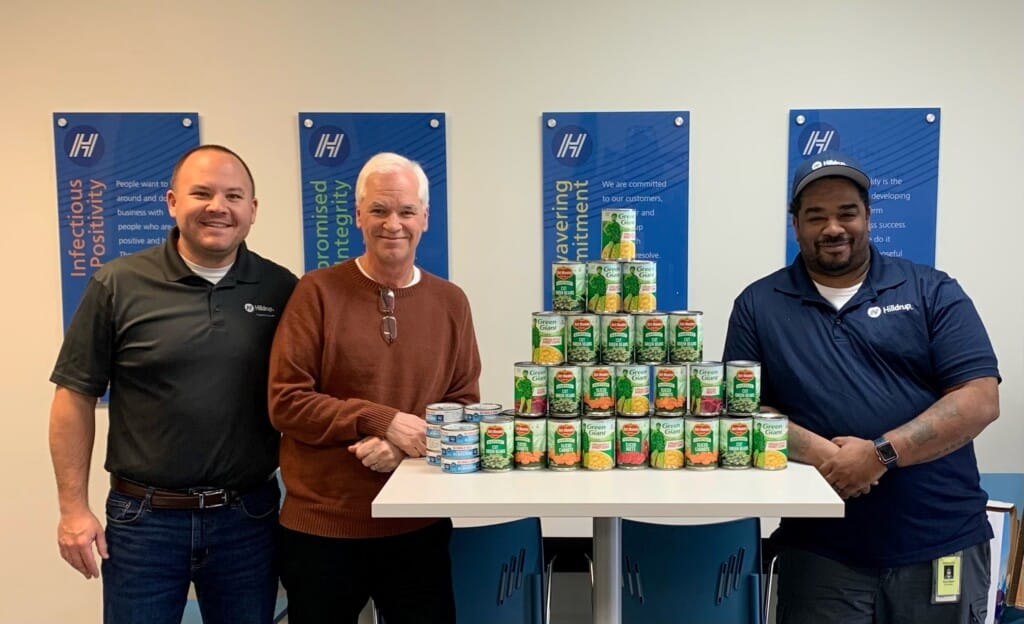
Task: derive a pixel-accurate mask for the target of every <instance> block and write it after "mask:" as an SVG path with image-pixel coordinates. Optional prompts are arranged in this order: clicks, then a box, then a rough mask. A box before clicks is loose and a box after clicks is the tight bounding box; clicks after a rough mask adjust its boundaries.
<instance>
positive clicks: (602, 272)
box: [587, 260, 622, 314]
mask: <svg viewBox="0 0 1024 624" xmlns="http://www.w3.org/2000/svg"><path fill="white" fill-rule="evenodd" d="M621 291H622V265H620V264H619V263H618V261H616V260H591V261H590V262H587V311H588V312H594V313H598V314H600V313H604V312H618V311H619V310H620V309H621V306H622V298H621V297H620V296H619V293H620V292H621Z"/></svg>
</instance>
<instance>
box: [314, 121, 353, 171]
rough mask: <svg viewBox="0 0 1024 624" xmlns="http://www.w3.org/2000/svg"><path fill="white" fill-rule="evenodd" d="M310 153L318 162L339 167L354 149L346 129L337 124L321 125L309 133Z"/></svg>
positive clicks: (326, 165)
mask: <svg viewBox="0 0 1024 624" xmlns="http://www.w3.org/2000/svg"><path fill="white" fill-rule="evenodd" d="M307 147H308V148H309V155H310V156H312V157H313V160H315V161H316V163H317V164H319V165H323V166H325V167H337V166H338V165H340V164H341V163H343V162H345V159H346V158H348V155H349V152H351V151H352V148H351V142H350V141H349V139H348V136H347V135H346V133H345V131H344V130H342V129H341V128H339V127H337V126H321V127H319V128H317V129H316V130H314V131H313V133H312V134H310V135H309V144H308V145H307Z"/></svg>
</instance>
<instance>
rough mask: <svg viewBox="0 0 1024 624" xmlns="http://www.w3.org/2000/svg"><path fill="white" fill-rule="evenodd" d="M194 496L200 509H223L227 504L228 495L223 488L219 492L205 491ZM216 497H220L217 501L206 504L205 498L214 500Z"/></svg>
mask: <svg viewBox="0 0 1024 624" xmlns="http://www.w3.org/2000/svg"><path fill="white" fill-rule="evenodd" d="M195 495H196V496H198V497H199V508H200V509H215V508H217V507H223V506H224V505H227V504H228V493H227V490H225V489H224V488H221V489H219V490H205V491H201V492H196V494H195ZM218 496H219V497H220V499H219V500H213V501H211V502H207V500H206V499H207V497H209V498H213V499H216V498H217V497H218Z"/></svg>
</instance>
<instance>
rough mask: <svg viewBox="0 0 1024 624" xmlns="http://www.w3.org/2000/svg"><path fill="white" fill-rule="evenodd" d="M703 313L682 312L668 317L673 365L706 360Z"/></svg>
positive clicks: (670, 357) (669, 345)
mask: <svg viewBox="0 0 1024 624" xmlns="http://www.w3.org/2000/svg"><path fill="white" fill-rule="evenodd" d="M703 316H704V313H703V312H697V311H691V310H680V311H678V312H672V313H671V314H669V315H668V323H669V332H668V342H669V344H668V349H669V360H670V361H671V362H672V363H673V364H688V363H690V362H700V361H701V360H702V359H703V358H704V330H703V328H702V327H701V318H702V317H703Z"/></svg>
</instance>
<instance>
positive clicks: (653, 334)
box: [634, 313, 668, 364]
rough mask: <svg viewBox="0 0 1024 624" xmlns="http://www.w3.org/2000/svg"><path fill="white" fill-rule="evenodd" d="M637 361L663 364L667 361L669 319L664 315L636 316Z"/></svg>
mask: <svg viewBox="0 0 1024 624" xmlns="http://www.w3.org/2000/svg"><path fill="white" fill-rule="evenodd" d="M634 319H635V320H634V324H635V325H636V361H637V362H642V363H644V364H661V363H663V362H664V361H665V355H666V346H667V345H668V342H667V341H666V340H665V337H666V334H667V333H668V317H667V316H666V315H664V314H646V313H644V314H636V315H635V316H634Z"/></svg>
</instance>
